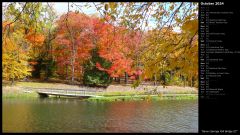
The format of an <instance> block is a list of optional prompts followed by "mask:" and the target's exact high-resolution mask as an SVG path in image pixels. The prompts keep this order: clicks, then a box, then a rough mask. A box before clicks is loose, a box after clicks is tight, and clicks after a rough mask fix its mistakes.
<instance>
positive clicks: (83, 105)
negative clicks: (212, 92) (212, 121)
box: [3, 98, 198, 132]
mask: <svg viewBox="0 0 240 135" xmlns="http://www.w3.org/2000/svg"><path fill="white" fill-rule="evenodd" d="M197 131H198V103H197V101H158V102H145V101H130V102H112V103H110V102H85V101H80V100H78V99H70V98H69V99H63V98H45V99H37V100H13V99H10V100H5V99H4V101H3V132H197Z"/></svg>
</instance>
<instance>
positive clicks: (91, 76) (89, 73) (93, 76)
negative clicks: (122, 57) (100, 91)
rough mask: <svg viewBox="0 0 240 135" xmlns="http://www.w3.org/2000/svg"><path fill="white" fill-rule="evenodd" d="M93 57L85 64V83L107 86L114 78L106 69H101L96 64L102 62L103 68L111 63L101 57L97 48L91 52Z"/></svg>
mask: <svg viewBox="0 0 240 135" xmlns="http://www.w3.org/2000/svg"><path fill="white" fill-rule="evenodd" d="M91 55H92V58H91V59H90V60H88V61H87V62H86V63H85V64H84V75H83V83H84V84H85V85H89V86H107V85H108V84H110V83H111V81H112V79H111V78H110V76H109V74H108V73H107V72H106V71H101V70H99V69H98V68H97V67H96V65H97V64H101V66H102V67H103V68H109V67H110V66H111V63H110V62H108V61H106V60H105V59H103V58H101V57H100V56H99V54H98V51H97V49H96V48H95V49H93V50H92V52H91Z"/></svg>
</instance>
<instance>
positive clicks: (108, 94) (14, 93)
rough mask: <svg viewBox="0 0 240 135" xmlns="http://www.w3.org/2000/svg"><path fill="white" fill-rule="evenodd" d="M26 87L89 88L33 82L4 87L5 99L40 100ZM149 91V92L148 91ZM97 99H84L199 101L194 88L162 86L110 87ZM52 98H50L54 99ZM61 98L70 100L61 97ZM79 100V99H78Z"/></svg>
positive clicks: (3, 96)
mask: <svg viewBox="0 0 240 135" xmlns="http://www.w3.org/2000/svg"><path fill="white" fill-rule="evenodd" d="M24 87H31V88H41V87H48V88H62V89H64V88H65V89H77V88H78V89H79V88H85V89H86V88H87V87H79V86H72V85H66V84H59V83H57V84H55V83H40V82H38V83H32V82H19V83H17V84H16V85H14V86H2V98H3V99H16V98H19V99H25V98H39V95H38V94H37V92H35V91H28V90H26V89H24ZM146 89H149V90H146ZM151 89H158V90H159V91H160V93H157V94H152V93H151V91H150V90H151ZM96 96H97V97H90V98H87V99H82V100H84V101H110V102H113V101H132V100H133V101H140V100H147V101H150V100H157V101H158V100H196V99H198V93H197V90H195V89H193V88H189V87H187V88H183V87H176V86H168V89H161V86H145V87H138V88H137V89H133V88H131V87H130V86H126V85H110V86H109V87H108V88H107V89H105V90H104V92H100V93H98V94H97V95H96ZM53 97H55V96H50V97H48V98H53ZM60 98H68V97H65V96H61V97H60ZM77 99H79V98H77Z"/></svg>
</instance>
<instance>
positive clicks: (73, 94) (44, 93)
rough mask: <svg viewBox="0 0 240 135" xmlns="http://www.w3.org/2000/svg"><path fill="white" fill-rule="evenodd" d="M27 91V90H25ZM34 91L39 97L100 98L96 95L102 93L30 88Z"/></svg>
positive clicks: (96, 91)
mask: <svg viewBox="0 0 240 135" xmlns="http://www.w3.org/2000/svg"><path fill="white" fill-rule="evenodd" d="M26 89H28V90H29V88H26ZM30 89H31V90H33V89H34V91H36V92H37V93H38V94H39V96H40V97H49V96H50V95H52V96H56V97H60V96H65V97H77V98H89V97H100V96H98V95H97V93H99V92H102V91H100V90H78V89H54V88H30Z"/></svg>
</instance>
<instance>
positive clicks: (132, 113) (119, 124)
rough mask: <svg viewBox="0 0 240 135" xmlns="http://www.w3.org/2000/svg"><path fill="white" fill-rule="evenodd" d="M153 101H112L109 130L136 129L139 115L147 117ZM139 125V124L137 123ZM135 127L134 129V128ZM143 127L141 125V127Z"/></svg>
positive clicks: (109, 112)
mask: <svg viewBox="0 0 240 135" xmlns="http://www.w3.org/2000/svg"><path fill="white" fill-rule="evenodd" d="M150 106H151V103H147V102H141V103H138V102H115V103H112V104H111V105H110V106H109V108H108V111H107V115H106V116H107V120H108V121H107V123H106V125H105V128H106V130H107V131H111V132H113V131H118V132H119V131H124V132H127V131H129V132H131V131H136V127H133V126H134V125H136V122H139V119H141V118H139V116H141V117H147V115H148V113H147V110H148V109H149V107H150ZM137 125H139V124H137ZM133 128H134V129H133ZM139 128H141V127H139Z"/></svg>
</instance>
